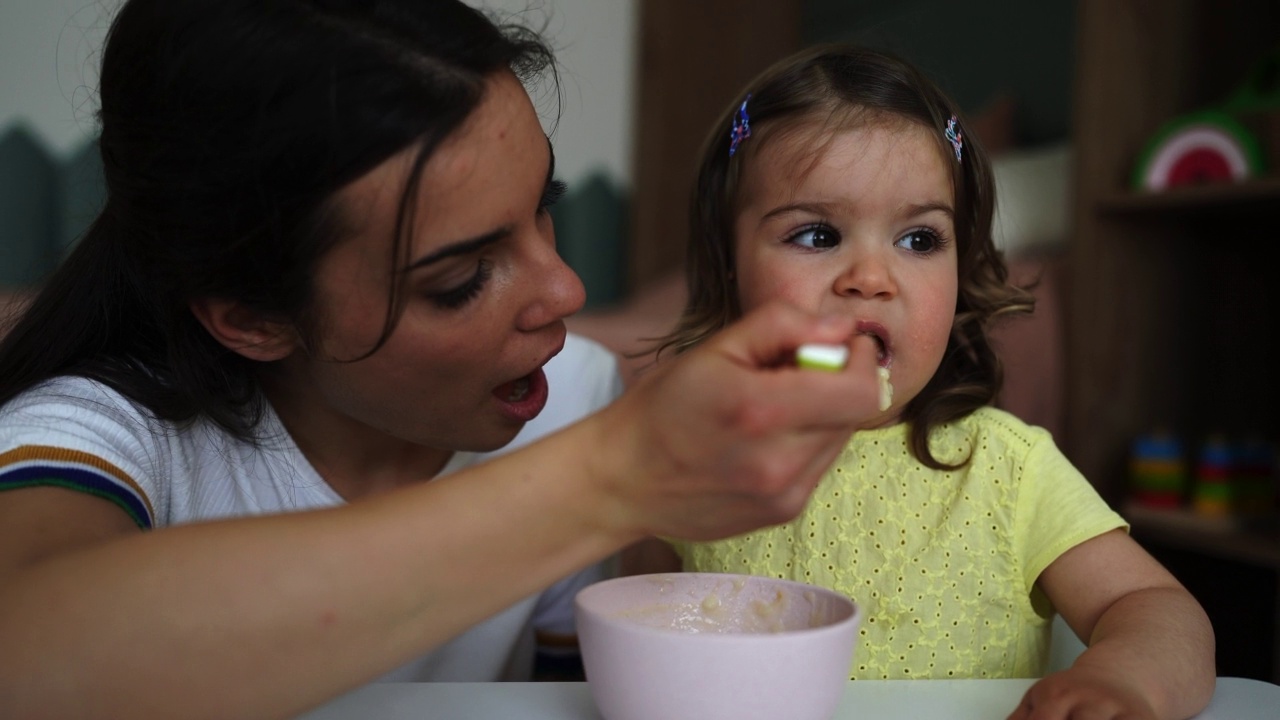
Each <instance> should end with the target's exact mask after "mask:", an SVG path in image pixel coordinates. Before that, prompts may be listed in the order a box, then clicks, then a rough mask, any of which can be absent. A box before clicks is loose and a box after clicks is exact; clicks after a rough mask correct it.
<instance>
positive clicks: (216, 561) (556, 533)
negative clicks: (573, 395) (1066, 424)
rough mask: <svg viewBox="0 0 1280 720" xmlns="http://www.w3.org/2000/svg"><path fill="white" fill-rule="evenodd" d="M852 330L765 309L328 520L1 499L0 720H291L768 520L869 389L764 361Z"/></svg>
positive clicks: (857, 348)
mask: <svg viewBox="0 0 1280 720" xmlns="http://www.w3.org/2000/svg"><path fill="white" fill-rule="evenodd" d="M851 332H852V327H851V326H850V324H849V323H848V322H847V321H846V320H844V319H832V320H827V321H818V320H816V319H814V318H811V317H808V316H805V315H803V314H801V313H799V312H796V311H791V310H787V309H785V308H781V307H774V308H771V309H767V310H766V311H764V312H760V313H756V314H753V316H751V317H749V318H747V319H745V320H744V321H743V322H742V323H740V324H739V325H738V326H736V327H735V328H731V329H729V330H726V331H725V332H723V333H721V334H720V335H718V336H717V337H716V338H713V339H712V340H710V341H708V342H707V343H706V344H705V345H704V346H702V347H700V348H699V349H697V350H694V351H692V352H690V353H688V354H687V355H684V356H682V357H681V358H679V359H677V360H676V361H674V362H672V363H670V364H669V365H667V367H666V368H665V369H662V370H659V371H656V372H654V373H652V374H650V375H648V376H647V377H646V378H645V379H644V380H643V381H642V382H640V383H639V384H637V385H636V386H635V387H633V388H632V389H631V390H630V391H629V392H628V393H627V394H625V395H624V396H623V397H622V398H620V399H619V400H618V401H617V402H616V403H615V404H613V405H611V406H609V407H608V408H605V409H604V410H602V411H601V412H599V413H597V414H596V415H593V416H592V417H590V418H588V419H587V420H586V421H584V422H581V423H578V424H576V425H573V426H571V427H569V428H566V429H565V430H562V431H560V432H558V433H555V434H553V435H551V436H549V437H547V438H545V439H543V440H542V441H540V442H537V443H534V444H532V445H530V446H528V447H526V448H522V449H520V450H518V451H515V452H512V453H510V454H507V455H503V456H501V457H498V458H496V459H494V460H492V461H490V462H487V463H484V464H482V465H478V466H475V467H473V468H469V469H467V470H464V471H460V472H458V473H456V474H454V475H449V476H447V477H444V478H440V479H438V480H435V481H432V482H430V483H424V484H422V485H418V486H413V487H409V488H405V489H403V490H400V491H396V492H393V493H387V494H383V495H379V496H375V497H372V498H370V499H367V500H362V501H360V502H356V503H353V504H351V505H348V506H344V507H341V508H335V509H332V510H324V511H318V512H306V513H295V514H291V515H276V516H268V517H259V518H247V519H237V520H227V521H219V522H206V523H199V524H191V525H184V526H178V527H172V528H166V529H162V530H157V531H153V532H148V533H141V532H138V531H137V530H136V529H135V528H133V527H132V524H131V523H130V522H129V521H128V519H127V517H126V516H125V514H124V512H123V511H121V510H119V509H117V508H116V507H115V506H114V505H111V504H110V503H108V502H105V501H102V500H100V499H98V498H95V497H90V496H86V495H75V494H73V493H71V492H70V491H66V490H62V489H58V488H31V489H23V490H11V491H7V492H4V493H0V527H4V528H5V541H4V542H3V543H0V708H4V713H5V714H6V715H12V716H14V717H23V718H39V717H130V718H140V719H141V718H148V717H164V718H171V717H192V716H205V717H235V718H275V717H286V716H293V715H296V714H297V713H299V712H302V711H304V710H306V709H308V708H311V707H314V706H316V705H318V704H320V703H323V702H324V701H326V700H328V699H330V698H333V697H335V696H336V695H338V694H340V693H342V692H344V691H347V690H349V689H352V688H354V687H356V686H358V685H360V684H362V683H364V682H367V681H369V680H371V679H374V678H376V677H377V676H378V675H380V674H382V673H384V672H386V671H388V670H391V669H393V668H395V667H397V666H398V665H400V664H402V663H404V662H405V661H407V660H409V659H411V658H413V657H416V656H417V655H419V654H421V653H423V652H425V651H427V650H429V649H430V648H432V647H433V646H436V645H438V644H440V643H441V642H444V641H445V640H447V639H449V638H451V637H453V636H454V635H457V634H458V633H460V632H462V631H464V630H465V629H466V628H467V627H469V626H471V625H472V624H474V623H476V622H478V621H480V620H482V619H484V618H485V617H488V616H490V615H492V614H493V613H495V612H497V611H499V610H501V609H503V608H505V607H508V606H509V605H511V604H512V603H514V602H516V601H517V600H519V599H520V598H523V597H526V596H528V595H530V594H532V593H534V592H537V591H538V590H540V589H541V588H543V587H546V586H547V585H549V584H551V583H552V582H554V581H555V580H557V579H559V578H561V577H564V576H565V575H567V574H569V573H571V572H572V571H574V570H577V569H579V568H582V567H584V566H586V565H588V564H590V563H592V562H595V561H597V560H600V559H602V558H604V557H606V556H607V555H609V554H611V553H613V552H616V551H617V550H619V549H620V548H622V547H624V546H626V545H628V544H630V543H632V542H635V541H636V540H639V539H641V538H643V537H647V536H651V535H660V536H662V535H666V536H676V537H686V538H690V539H710V538H715V537H724V536H727V535H732V534H736V533H740V532H744V531H746V530H749V529H751V528H754V527H758V526H762V525H767V524H774V523H778V522H783V521H785V520H787V519H789V518H790V517H793V516H794V515H795V514H796V513H798V512H799V511H800V509H801V508H802V507H803V504H804V502H805V500H806V499H807V498H808V496H809V494H810V492H811V491H812V489H813V486H814V484H815V483H816V482H817V481H818V479H819V477H820V476H821V473H822V471H823V469H825V468H826V466H827V465H829V464H830V463H831V462H832V460H833V459H834V458H835V456H836V454H837V453H838V452H839V450H840V447H841V446H842V444H843V442H844V439H845V438H846V437H847V436H848V434H849V432H851V430H852V428H853V427H854V426H855V425H856V424H857V423H858V422H859V421H860V420H863V419H865V418H869V417H872V416H874V415H875V413H876V402H877V388H876V381H875V369H874V368H875V349H874V344H873V343H872V342H871V341H869V340H866V341H864V340H862V339H861V338H857V339H855V340H854V357H855V361H854V362H852V363H851V366H850V368H849V369H848V370H846V371H845V372H842V373H815V372H804V371H796V370H791V369H779V367H778V365H779V362H780V360H781V358H783V357H785V355H786V354H787V353H788V352H789V351H790V350H791V349H794V348H795V347H796V346H797V345H798V344H800V342H810V341H813V342H839V341H842V340H844V339H845V338H848V337H849V336H850V334H851Z"/></svg>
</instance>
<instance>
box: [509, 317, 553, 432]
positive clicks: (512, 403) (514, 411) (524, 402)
mask: <svg viewBox="0 0 1280 720" xmlns="http://www.w3.org/2000/svg"><path fill="white" fill-rule="evenodd" d="M564 342H565V336H564V333H563V332H562V333H561V336H560V339H559V341H557V342H556V345H555V347H554V348H552V350H551V351H550V352H548V353H547V354H546V356H545V357H543V358H542V361H541V362H540V363H538V366H537V367H536V368H534V369H533V370H532V371H530V372H528V373H526V374H524V375H521V376H520V377H518V378H515V379H514V380H508V381H507V382H504V383H502V384H501V385H499V386H497V387H495V388H494V389H493V391H492V393H493V397H494V399H495V400H497V401H498V410H499V411H500V412H501V413H502V414H503V415H506V416H507V417H508V418H509V419H511V420H514V421H516V422H522V423H526V422H529V421H530V420H532V419H534V418H536V417H538V414H539V413H541V412H542V409H543V408H544V407H546V405H547V398H548V397H549V395H550V388H549V387H548V385H547V375H546V373H545V372H544V371H543V369H542V368H544V367H546V365H547V363H549V362H551V358H553V357H555V356H556V355H559V354H560V352H561V351H562V350H564ZM520 380H528V382H529V387H528V389H526V390H525V393H524V397H522V398H520V399H519V400H511V399H509V398H510V388H511V384H512V383H514V382H519V381H520Z"/></svg>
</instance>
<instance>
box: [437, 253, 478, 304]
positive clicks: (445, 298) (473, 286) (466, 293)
mask: <svg viewBox="0 0 1280 720" xmlns="http://www.w3.org/2000/svg"><path fill="white" fill-rule="evenodd" d="M491 275H493V264H492V263H490V262H489V261H488V260H487V259H484V258H481V259H480V262H478V263H477V264H476V272H475V274H474V275H472V276H471V277H470V279H468V280H467V281H466V282H464V283H463V284H461V285H459V286H458V287H456V288H452V289H449V290H443V291H441V292H437V293H431V294H430V295H428V296H427V298H428V299H429V300H431V302H432V303H434V304H435V305H436V306H437V307H439V308H442V309H444V310H457V309H458V308H460V307H462V306H463V305H466V304H467V303H469V302H471V301H472V300H474V299H475V297H476V296H477V295H479V294H480V291H481V290H483V289H484V286H485V283H487V282H488V281H489V277H490V276H491Z"/></svg>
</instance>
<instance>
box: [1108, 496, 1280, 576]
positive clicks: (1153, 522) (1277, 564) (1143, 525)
mask: <svg viewBox="0 0 1280 720" xmlns="http://www.w3.org/2000/svg"><path fill="white" fill-rule="evenodd" d="M1121 514H1122V515H1123V516H1124V517H1125V519H1126V520H1128V521H1129V523H1130V525H1131V526H1132V534H1133V537H1134V539H1135V540H1138V541H1139V542H1142V541H1150V542H1157V543H1160V544H1162V545H1165V546H1168V547H1173V548H1177V549H1180V550H1191V551H1194V552H1197V553H1201V554H1204V555H1210V556H1213V557H1217V558H1221V559H1223V560H1230V561H1233V562H1240V563H1246V564H1249V565H1256V566H1259V567H1265V568H1270V569H1273V570H1280V527H1277V524H1276V521H1275V518H1274V517H1268V518H1257V519H1245V518H1231V517H1226V518H1209V517H1204V516H1201V515H1197V514H1196V513H1194V512H1192V511H1190V510H1185V509H1179V510H1153V509H1150V508H1144V507H1140V506H1135V505H1127V506H1125V508H1124V509H1123V511H1122V512H1121Z"/></svg>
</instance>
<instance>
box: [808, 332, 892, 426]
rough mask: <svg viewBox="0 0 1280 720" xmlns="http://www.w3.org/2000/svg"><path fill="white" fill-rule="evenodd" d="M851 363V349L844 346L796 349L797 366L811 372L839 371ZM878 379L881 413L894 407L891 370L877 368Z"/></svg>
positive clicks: (813, 345) (815, 346)
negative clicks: (890, 377) (890, 380)
mask: <svg viewBox="0 0 1280 720" xmlns="http://www.w3.org/2000/svg"><path fill="white" fill-rule="evenodd" d="M848 361H849V348H847V347H845V346H844V345H827V344H822V343H808V344H805V345H801V346H800V347H798V348H796V364H797V365H799V366H800V367H802V368H809V369H811V370H827V371H833V372H834V371H837V370H842V369H844V366H845V363H847V362H848ZM876 378H877V379H878V380H879V381H880V412H884V411H885V410H888V409H889V408H890V407H891V406H892V405H893V384H892V383H890V382H889V368H887V367H877V368H876Z"/></svg>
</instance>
